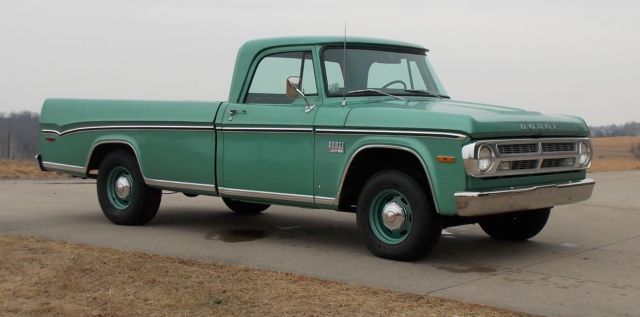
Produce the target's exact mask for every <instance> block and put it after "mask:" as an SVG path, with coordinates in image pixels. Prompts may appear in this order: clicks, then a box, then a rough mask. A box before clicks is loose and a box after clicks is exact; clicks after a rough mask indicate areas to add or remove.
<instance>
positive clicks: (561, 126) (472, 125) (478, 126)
mask: <svg viewBox="0 0 640 317" xmlns="http://www.w3.org/2000/svg"><path fill="white" fill-rule="evenodd" d="M349 105H350V106H351V107H352V110H351V111H350V112H349V115H348V116H347V118H346V121H345V126H346V127H351V128H389V129H403V130H407V129H408V130H428V131H447V132H457V133H463V134H467V135H469V136H470V137H471V138H474V139H486V138H501V137H564V136H567V137H569V136H571V137H585V136H588V135H589V129H588V127H587V125H586V123H585V121H584V120H583V119H582V118H580V117H576V116H568V115H559V114H543V113H540V112H535V111H526V110H523V109H518V108H513V107H503V106H495V105H488V104H480V103H472V102H465V101H456V100H448V99H434V100H432V99H431V98H429V99H426V98H420V99H408V100H387V101H383V100H381V98H376V97H374V98H368V99H364V100H351V101H350V103H349Z"/></svg>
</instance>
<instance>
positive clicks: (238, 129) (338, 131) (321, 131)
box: [216, 126, 467, 139]
mask: <svg viewBox="0 0 640 317" xmlns="http://www.w3.org/2000/svg"><path fill="white" fill-rule="evenodd" d="M216 130H217V131H228V132H253V131H256V132H290V133H296V132H299V133H304V132H315V133H318V134H380V135H411V136H420V137H432V138H453V139H466V138H467V136H466V135H464V134H460V133H452V132H439V131H413V130H384V129H322V128H321V129H313V128H279V127H251V126H246V127H242V126H233V127H216Z"/></svg>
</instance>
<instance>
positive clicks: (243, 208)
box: [222, 198, 271, 215]
mask: <svg viewBox="0 0 640 317" xmlns="http://www.w3.org/2000/svg"><path fill="white" fill-rule="evenodd" d="M222 201H224V204H225V205H227V207H229V209H231V210H233V211H234V212H235V213H237V214H242V215H257V214H259V213H261V212H263V211H265V210H267V208H269V207H270V206H271V205H268V204H258V203H249V202H246V201H240V200H235V199H231V198H222Z"/></svg>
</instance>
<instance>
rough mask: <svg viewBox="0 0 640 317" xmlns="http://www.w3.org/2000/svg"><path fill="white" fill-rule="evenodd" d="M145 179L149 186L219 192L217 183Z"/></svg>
mask: <svg viewBox="0 0 640 317" xmlns="http://www.w3.org/2000/svg"><path fill="white" fill-rule="evenodd" d="M144 181H145V183H147V185H149V186H153V187H158V188H164V189H180V190H183V189H184V190H197V191H203V192H212V193H217V192H218V191H217V190H216V185H210V184H199V183H187V182H175V181H166V180H161V179H151V178H146V177H145V179H144Z"/></svg>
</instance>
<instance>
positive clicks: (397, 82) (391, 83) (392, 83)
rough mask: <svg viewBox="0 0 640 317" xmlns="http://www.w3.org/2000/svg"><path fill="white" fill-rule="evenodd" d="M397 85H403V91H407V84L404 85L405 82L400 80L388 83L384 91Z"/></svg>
mask: <svg viewBox="0 0 640 317" xmlns="http://www.w3.org/2000/svg"><path fill="white" fill-rule="evenodd" d="M395 84H402V86H403V89H407V84H405V83H404V81H402V80H400V79H398V80H394V81H392V82H389V83H387V84H386V85H384V86H382V89H385V88H387V87H389V86H391V85H395Z"/></svg>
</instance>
